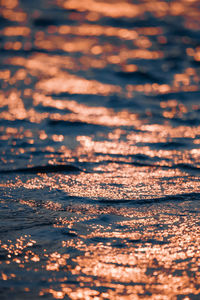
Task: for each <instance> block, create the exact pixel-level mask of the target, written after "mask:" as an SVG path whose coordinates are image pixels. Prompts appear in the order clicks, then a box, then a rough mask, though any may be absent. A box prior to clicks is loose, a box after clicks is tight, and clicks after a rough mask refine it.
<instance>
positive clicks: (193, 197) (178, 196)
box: [98, 193, 200, 205]
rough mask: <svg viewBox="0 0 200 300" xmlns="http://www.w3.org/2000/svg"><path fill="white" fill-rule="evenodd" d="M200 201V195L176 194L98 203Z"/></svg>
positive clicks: (132, 203)
mask: <svg viewBox="0 0 200 300" xmlns="http://www.w3.org/2000/svg"><path fill="white" fill-rule="evenodd" d="M197 200H200V193H184V194H176V195H166V196H164V197H158V198H147V199H131V200H124V199H119V200H115V199H113V200H110V199H101V200H98V202H100V203H102V204H107V205H116V204H119V205H120V204H125V203H126V204H128V205H143V204H144V205H146V204H154V203H162V202H167V201H178V202H183V201H197Z"/></svg>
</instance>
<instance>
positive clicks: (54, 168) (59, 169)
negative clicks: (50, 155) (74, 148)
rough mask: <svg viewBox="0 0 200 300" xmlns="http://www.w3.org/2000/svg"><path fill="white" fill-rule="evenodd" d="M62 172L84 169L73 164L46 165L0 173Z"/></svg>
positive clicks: (1, 172)
mask: <svg viewBox="0 0 200 300" xmlns="http://www.w3.org/2000/svg"><path fill="white" fill-rule="evenodd" d="M62 172H67V173H69V172H83V170H81V169H80V168H78V167H76V166H73V165H46V166H35V167H27V168H19V169H15V170H1V171H0V174H10V173H25V174H37V173H62Z"/></svg>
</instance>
